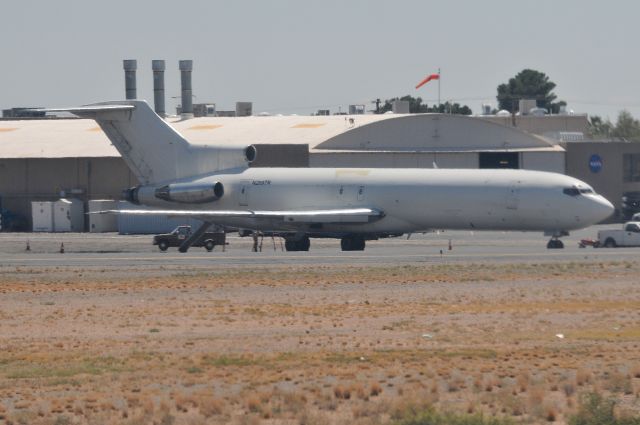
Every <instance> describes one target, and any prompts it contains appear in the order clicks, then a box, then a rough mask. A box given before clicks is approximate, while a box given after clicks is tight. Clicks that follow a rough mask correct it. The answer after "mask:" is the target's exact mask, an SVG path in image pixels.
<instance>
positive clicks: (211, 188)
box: [155, 182, 224, 204]
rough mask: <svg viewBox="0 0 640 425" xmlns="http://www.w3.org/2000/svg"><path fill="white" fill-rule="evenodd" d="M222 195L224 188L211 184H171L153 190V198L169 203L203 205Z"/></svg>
mask: <svg viewBox="0 0 640 425" xmlns="http://www.w3.org/2000/svg"><path fill="white" fill-rule="evenodd" d="M222 195H224V186H223V185H222V183H220V182H213V183H171V184H168V185H165V186H162V187H159V188H157V189H156V190H155V197H156V198H158V199H162V200H164V201H169V202H180V203H186V204H204V203H206V202H213V201H216V200H218V199H220V198H222Z"/></svg>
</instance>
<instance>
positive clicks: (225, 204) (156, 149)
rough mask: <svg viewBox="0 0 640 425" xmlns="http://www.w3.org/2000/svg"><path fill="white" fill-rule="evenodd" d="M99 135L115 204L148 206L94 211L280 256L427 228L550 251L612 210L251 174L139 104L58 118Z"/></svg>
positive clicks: (450, 187) (427, 182)
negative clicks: (219, 232)
mask: <svg viewBox="0 0 640 425" xmlns="http://www.w3.org/2000/svg"><path fill="white" fill-rule="evenodd" d="M47 111H68V112H72V113H74V114H76V115H78V116H81V117H85V118H92V119H94V120H96V122H97V123H98V125H100V127H101V128H102V130H104V132H105V134H106V135H107V136H108V137H109V139H110V140H111V142H112V143H113V145H114V146H115V147H116V148H117V149H118V151H119V152H120V154H121V155H122V157H123V159H124V160H125V161H126V163H127V165H128V166H129V167H130V168H131V170H132V171H133V173H134V174H135V175H136V177H137V178H138V181H139V182H140V183H141V184H140V186H137V187H134V188H131V189H127V190H125V192H124V194H125V198H126V199H127V200H128V201H130V202H132V203H134V204H139V205H146V206H153V207H157V208H158V209H156V210H153V211H150V210H142V209H139V210H136V209H134V210H127V211H104V212H103V213H121V214H134V215H164V216H175V217H193V218H197V219H199V220H202V221H203V222H204V224H203V226H202V227H201V228H200V229H198V230H197V231H196V232H194V234H193V235H192V237H191V238H189V239H188V240H187V241H185V243H184V244H183V245H182V246H181V247H180V249H181V251H183V252H184V251H186V250H187V249H188V247H189V246H190V244H191V243H192V242H193V241H195V240H196V239H197V238H199V237H200V235H201V234H202V233H203V232H205V231H206V230H207V228H208V227H209V226H210V225H212V224H214V223H215V224H216V225H221V226H224V227H233V228H238V229H247V230H251V231H255V232H262V233H263V234H267V235H268V234H278V235H281V236H283V237H284V238H285V241H286V244H285V245H286V249H287V250H288V251H307V250H309V245H310V242H309V238H310V237H312V238H314V237H331V238H339V239H341V247H342V250H344V251H354V250H363V249H364V248H365V241H366V240H374V239H378V238H382V237H389V236H399V235H401V234H404V233H416V232H424V231H430V230H434V229H452V230H454V229H458V230H519V231H542V232H544V233H545V235H547V236H551V240H550V241H549V243H548V244H547V247H548V248H563V244H562V241H561V240H560V239H559V238H560V237H561V236H565V235H568V232H569V231H570V230H574V229H580V228H584V227H588V226H590V225H592V224H594V223H597V222H599V221H602V220H604V219H606V218H607V217H609V215H611V213H612V212H613V210H614V207H613V205H611V203H610V202H609V201H607V200H606V199H605V198H604V197H602V196H600V195H598V194H596V193H595V192H594V190H593V189H592V188H591V187H590V186H589V185H588V184H586V183H584V182H582V181H580V180H578V179H575V178H573V177H569V176H565V175H562V174H556V173H548V172H540V171H528V170H506V169H500V170H487V169H386V168H385V169H381V168H259V167H253V168H252V167H250V166H249V164H250V163H251V162H252V161H254V160H255V159H256V157H257V155H259V154H260V153H259V152H258V151H257V150H256V148H255V147H254V146H252V145H248V146H246V147H243V148H237V147H233V148H229V147H222V146H207V145H192V144H190V143H189V142H188V141H187V140H186V139H184V138H183V137H182V136H181V135H180V134H179V133H178V132H176V131H175V130H174V129H173V128H172V127H171V126H170V125H169V124H167V123H166V122H165V121H164V120H163V119H161V118H160V117H159V116H158V115H156V113H155V112H154V111H153V110H152V109H151V108H150V107H149V105H148V104H147V103H146V102H144V101H119V102H106V103H98V104H93V105H88V106H84V107H78V108H68V109H47Z"/></svg>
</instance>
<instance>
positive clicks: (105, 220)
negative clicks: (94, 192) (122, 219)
mask: <svg viewBox="0 0 640 425" xmlns="http://www.w3.org/2000/svg"><path fill="white" fill-rule="evenodd" d="M117 209H118V201H113V200H111V199H95V200H91V201H89V213H92V212H94V211H106V210H117ZM89 231H90V232H92V233H104V232H117V231H118V216H117V215H116V214H89Z"/></svg>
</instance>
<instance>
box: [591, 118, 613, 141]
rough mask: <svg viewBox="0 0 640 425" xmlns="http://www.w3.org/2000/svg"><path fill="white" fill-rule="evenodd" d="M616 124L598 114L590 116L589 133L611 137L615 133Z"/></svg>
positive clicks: (593, 135) (595, 135)
mask: <svg viewBox="0 0 640 425" xmlns="http://www.w3.org/2000/svg"><path fill="white" fill-rule="evenodd" d="M613 128H614V125H613V124H612V123H611V121H609V119H607V120H606V121H605V120H603V119H602V117H600V116H598V115H593V116H592V117H590V118H589V133H591V136H592V137H604V138H609V137H611V133H613Z"/></svg>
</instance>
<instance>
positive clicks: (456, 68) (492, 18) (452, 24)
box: [0, 0, 640, 119]
mask: <svg viewBox="0 0 640 425" xmlns="http://www.w3.org/2000/svg"><path fill="white" fill-rule="evenodd" d="M0 5H1V9H0V10H1V11H2V18H3V19H2V25H1V26H0V58H2V59H1V62H0V63H1V64H2V68H1V69H2V71H1V74H0V108H8V107H13V106H48V107H53V106H75V105H80V104H86V103H91V102H96V101H103V100H114V99H123V98H124V75H123V70H122V59H137V60H138V80H137V85H138V97H139V98H143V99H147V100H148V101H149V102H150V103H152V102H153V79H152V72H151V60H152V59H165V60H166V61H167V71H166V73H165V85H166V88H167V99H166V103H167V110H168V111H171V112H173V111H174V107H175V105H176V104H177V103H179V101H178V100H177V99H171V97H172V96H179V95H180V81H179V79H180V75H179V71H178V60H179V59H193V61H194V71H193V92H194V94H195V95H196V98H195V99H194V102H196V103H202V102H214V103H216V104H217V106H218V109H233V108H234V107H235V102H236V101H238V100H248V101H253V102H254V112H255V113H257V112H261V111H267V112H271V113H308V112H313V111H315V110H317V109H319V108H330V109H331V110H332V112H335V111H337V110H338V107H339V106H340V107H342V110H345V109H346V107H347V106H348V105H349V104H354V103H369V102H370V101H371V100H373V99H375V98H377V97H379V98H382V99H385V98H391V97H395V96H402V95H405V94H411V95H413V96H421V97H422V98H423V99H426V100H427V101H428V102H429V103H432V102H434V101H435V100H436V97H437V84H436V83H429V84H427V85H426V86H423V87H422V88H421V89H420V90H415V89H414V86H415V85H416V84H417V82H418V81H420V80H421V79H422V78H423V77H424V76H425V75H426V74H429V73H432V72H436V71H437V69H438V68H441V69H442V81H441V83H442V99H443V100H448V99H451V100H454V101H457V102H460V103H465V104H468V105H469V106H470V107H471V108H472V109H473V110H474V112H479V111H480V105H481V104H482V103H484V102H489V103H492V104H493V105H495V104H496V99H495V96H496V87H497V86H498V84H500V83H503V82H506V81H507V80H508V79H509V78H510V77H512V76H514V75H515V74H516V73H517V72H519V71H520V70H522V69H524V68H533V69H537V70H540V71H543V72H545V73H546V74H547V75H548V76H549V77H550V78H551V80H552V81H554V82H555V83H556V84H557V87H556V89H555V93H556V94H557V95H558V98H559V99H562V100H566V101H567V102H568V104H569V108H570V109H573V110H575V111H576V112H587V113H590V114H599V115H603V116H605V117H606V116H609V117H610V118H611V119H615V118H616V116H617V113H618V111H619V110H621V109H627V110H629V111H630V112H631V113H633V114H634V115H635V116H636V117H640V55H639V54H638V41H640V25H639V24H638V17H639V16H640V2H638V1H635V0H627V1H616V0H612V1H607V2H602V1H595V0H580V1H578V0H575V1H574V0H563V1H559V0H555V1H553V0H535V1H533V0H531V1H526V2H525V1H516V0H499V1H492V0H484V1H478V0H457V1H445V0H440V1H427V0H393V1H392V0H385V1H377V0H373V1H364V0H360V1H354V0H348V1H344V0H313V1H305V0H270V1H268V0H262V1H260V0H244V1H233V0H225V1H214V0H210V1H191V0H182V1H176V0H174V1H165V0H155V1H141V0H126V1H123V0H108V1H91V0H56V1H26V0H23V1H9V0H0ZM369 106H370V105H369Z"/></svg>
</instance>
